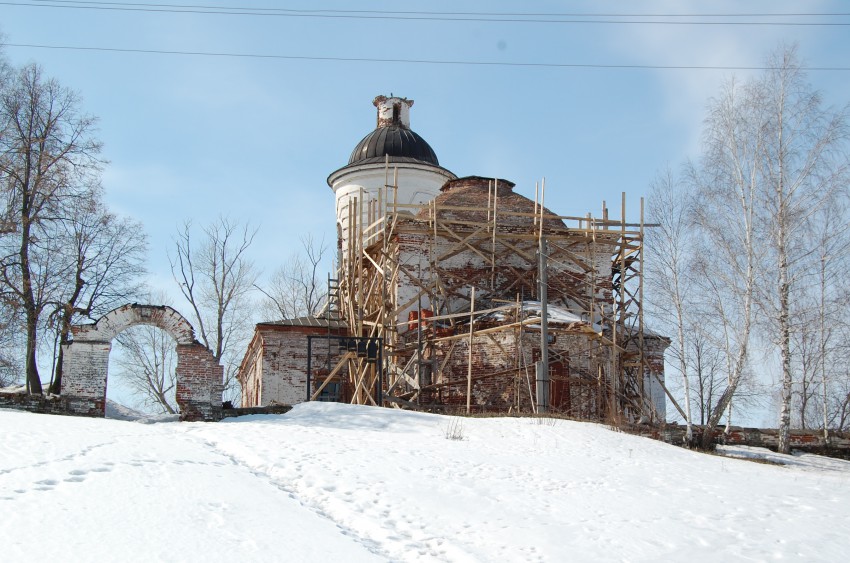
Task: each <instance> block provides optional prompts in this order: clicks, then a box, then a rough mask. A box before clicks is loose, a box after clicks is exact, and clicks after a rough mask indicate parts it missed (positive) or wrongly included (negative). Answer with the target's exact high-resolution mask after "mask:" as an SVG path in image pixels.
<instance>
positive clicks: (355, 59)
mask: <svg viewBox="0 0 850 563" xmlns="http://www.w3.org/2000/svg"><path fill="white" fill-rule="evenodd" d="M4 46H5V47H20V48H31V49H54V50H68V51H95V52H106V53H135V54H146V55H180V56H198V57H223V58H245V59H277V60H296V61H332V62H356V63H403V64H427V65H453V66H494V67H531V68H576V69H582V68H587V69H594V68H595V69H623V70H626V69H631V70H727V71H728V70H775V69H774V68H773V67H768V66H731V65H730V66H713V65H711V66H710V65H650V64H590V63H536V62H504V61H462V60H454V61H453V60H437V59H383V58H370V57H319V56H307V55H275V54H264V53H228V52H215V51H176V50H165V49H125V48H118V47H80V46H73V45H39V44H34V43H5V44H4ZM803 70H806V71H823V72H847V71H850V67H804V68H803Z"/></svg>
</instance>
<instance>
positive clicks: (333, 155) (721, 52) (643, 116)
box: [0, 0, 850, 309]
mask: <svg viewBox="0 0 850 563" xmlns="http://www.w3.org/2000/svg"><path fill="white" fill-rule="evenodd" d="M151 2H152V3H156V2H159V3H163V4H164V3H167V2H166V0H151ZM122 3H123V4H126V2H124V1H123V0H122ZM190 3H197V4H205V5H208V6H231V7H238V8H246V7H257V8H296V9H307V8H309V9H311V10H318V9H325V10H341V9H349V10H350V9H359V10H377V11H380V10H427V11H433V12H458V11H465V12H490V13H494V12H512V13H519V12H521V13H547V14H553V13H559V14H565V13H572V14H593V13H595V14H624V13H626V14H647V16H645V17H640V18H637V19H640V20H643V21H661V20H664V19H665V18H661V17H660V16H652V15H651V14H706V13H712V14H735V13H738V14H739V13H741V12H747V13H760V14H764V13H801V12H806V13H840V12H845V13H846V12H850V6H848V5H847V4H846V3H844V2H836V1H833V2H826V1H824V2H817V1H806V2H800V1H776V0H773V1H765V2H758V1H751V2H747V3H741V2H707V1H703V2H696V1H694V2H672V1H668V2H651V1H647V2H633V1H628V2H627V1H621V2H616V1H609V2H557V1H549V2H544V1H533V0H529V1H525V2H501V1H486V2H485V1H475V0H471V1H470V0H467V1H461V0H456V1H451V2H448V1H432V2H428V3H422V2H398V1H395V2H389V1H378V0H364V1H362V2H358V3H357V4H356V5H355V4H352V3H348V2H342V1H332V0H322V1H321V2H311V3H308V2H302V3H290V2H273V1H271V0H248V1H247V2H245V3H240V2H237V0H207V1H205V2H201V1H200V0H186V2H185V4H190ZM37 4H40V5H37ZM60 4H62V3H61V2H60V3H56V2H53V3H48V2H33V1H25V0H22V1H19V2H8V3H2V4H0V30H2V32H3V33H4V34H5V39H6V42H7V46H6V47H5V53H6V56H7V57H8V58H9V59H10V60H11V61H12V62H14V63H25V62H28V61H37V62H39V63H41V64H42V65H43V66H44V68H45V70H46V72H47V74H48V75H52V76H54V77H56V78H58V79H59V80H60V81H61V82H62V83H63V84H65V85H67V86H69V87H71V88H73V89H75V90H78V91H79V92H80V93H81V94H82V96H83V99H84V102H83V103H84V107H85V109H86V111H88V112H89V113H92V114H95V115H97V116H99V118H100V124H99V125H100V132H99V134H100V137H101V139H102V140H103V141H104V144H105V151H104V156H105V157H106V158H107V159H108V160H109V165H108V166H107V168H106V170H105V173H104V184H105V186H106V190H107V192H106V193H107V199H108V201H109V203H110V205H111V206H112V208H113V209H114V210H115V211H118V212H120V213H123V214H127V215H131V216H133V217H135V218H137V219H138V220H140V221H142V223H143V224H144V226H145V228H146V230H147V232H148V234H149V237H150V243H151V244H150V256H149V269H150V272H151V283H152V285H154V286H155V287H162V288H166V289H168V290H169V291H171V292H172V293H174V288H173V282H172V280H171V273H170V270H169V266H168V261H167V257H166V250H167V248H168V246H169V244H170V240H171V237H172V234H173V233H174V231H175V228H176V226H177V225H178V224H180V223H182V222H183V221H184V220H187V219H191V220H192V221H194V222H196V223H198V224H203V223H207V222H210V221H212V220H213V219H215V218H216V217H217V216H218V215H219V214H225V215H228V216H230V217H231V218H233V219H237V220H241V221H250V222H251V223H252V224H253V225H255V226H256V227H259V229H260V230H259V236H258V237H257V240H256V242H255V244H254V246H253V248H252V251H253V252H252V254H253V258H254V259H255V261H256V262H257V264H258V265H259V267H260V268H261V269H262V270H263V271H264V272H265V273H266V274H271V273H272V272H273V270H274V269H275V268H277V267H278V266H279V265H280V264H281V263H282V262H283V261H285V260H286V259H287V258H288V257H289V256H290V255H291V254H292V253H293V252H294V251H297V249H298V247H299V242H298V238H299V237H300V236H302V235H303V234H304V233H312V234H313V235H314V236H315V237H317V238H321V237H322V236H324V237H325V239H326V240H327V241H328V242H330V243H331V244H333V242H334V241H333V238H334V236H335V229H334V206H333V195H332V193H331V191H330V189H329V188H328V186H327V184H326V182H325V179H326V178H327V176H328V174H329V173H330V172H332V171H334V170H336V169H337V168H339V167H341V166H343V165H344V164H345V163H346V162H347V160H348V157H349V154H350V152H351V150H352V148H353V147H354V145H355V144H356V143H357V142H358V141H359V140H360V139H361V138H362V137H363V136H364V135H366V134H367V133H368V132H369V131H371V130H372V129H373V128H374V125H375V109H374V107H373V106H372V105H371V101H372V99H373V98H374V97H375V96H376V95H378V94H385V95H388V94H390V93H393V94H396V95H401V96H406V97H408V98H411V99H413V100H415V102H416V103H415V105H414V107H413V108H412V111H411V125H412V128H413V129H414V130H415V131H416V132H418V133H419V134H421V135H422V136H423V137H424V138H425V139H426V140H427V141H428V142H429V143H430V144H431V146H432V147H433V148H434V149H435V151H436V153H437V155H438V157H439V159H440V163H441V164H442V165H443V166H445V167H446V168H448V169H450V170H452V171H453V172H455V173H456V174H457V175H459V176H464V175H471V174H475V175H482V176H497V177H501V178H506V179H509V180H512V181H514V182H516V184H517V187H516V190H517V191H518V192H520V193H522V194H524V195H527V196H529V197H533V194H534V183H535V181H539V180H540V179H541V178H543V177H545V178H546V186H547V193H546V202H547V206H549V207H550V208H552V209H553V210H555V211H557V212H559V213H562V214H565V215H579V214H585V213H587V212H591V213H594V214H598V213H599V210H600V208H601V202H602V201H603V200H606V201H607V202H608V204H609V207H610V208H611V210H612V213H613V214H618V213H619V202H620V197H621V196H620V194H621V192H623V191H625V192H626V193H627V199H628V202H629V211H630V213H629V215H630V218H632V219H635V218H636V214H637V210H638V200H639V198H640V197H642V196H643V195H645V194H646V192H647V187H648V185H649V183H650V181H651V180H652V178H653V176H654V175H655V173H656V171H658V170H659V169H662V168H664V167H665V166H667V164H668V163H670V164H671V165H673V166H678V165H679V164H680V163H681V162H682V161H683V160H684V159H686V158H689V157H695V156H697V155H698V151H699V139H700V128H701V122H702V119H703V114H704V108H705V105H706V102H707V100H708V99H709V97H711V96H712V95H715V94H716V93H717V92H718V88H719V87H720V85H721V83H722V81H723V80H724V79H727V78H729V77H730V76H732V75H733V74H734V75H736V76H739V77H743V76H747V75H748V74H750V73H751V72H753V71H734V72H732V71H720V70H669V69H634V68H626V69H623V68H620V69H612V68H552V67H527V66H513V67H510V66H482V65H449V64H414V63H398V62H353V61H318V60H297V59H276V58H246V57H212V56H198V55H168V54H141V53H127V52H103V51H80V50H67V49H45V48H36V47H21V46H15V45H21V44H30V45H45V46H54V47H56V46H70V47H98V48H117V49H140V50H159V51H192V52H216V53H243V54H255V55H286V56H298V57H348V58H371V59H417V60H422V59H427V60H438V61H479V62H510V63H550V64H563V63H568V64H598V65H655V66H665V65H672V66H734V67H753V66H761V65H762V64H763V61H764V58H765V56H766V55H767V54H768V52H769V51H771V50H772V49H775V48H776V47H777V46H779V45H780V44H781V43H783V42H784V43H794V42H796V43H798V44H799V53H800V55H801V58H802V59H803V61H804V62H805V64H807V65H808V66H818V67H842V66H843V67H846V66H850V63H848V61H850V34H848V27H846V26H799V25H795V26H775V25H669V24H651V23H642V24H601V23H595V24H591V23H584V24H578V23H549V22H547V23H528V22H484V21H445V20H440V21H431V20H406V21H405V20H399V19H351V18H316V17H282V16H250V15H221V14H197V13H183V14H179V13H173V12H143V11H125V10H112V9H110V10H105V9H77V8H70V7H64V8H63V7H57V6H58V5H60ZM64 4H66V6H67V5H68V3H64ZM71 4H77V5H79V3H71ZM90 5H91V6H95V5H96V3H92V4H90ZM99 6H100V7H101V8H106V7H115V6H110V5H109V4H104V3H101V4H99ZM538 19H549V20H551V19H553V17H551V16H541V17H539V18H538ZM563 19H578V18H575V17H565V18H563ZM591 19H596V20H608V21H610V20H614V19H616V18H613V17H608V16H598V17H593V18H591ZM632 19H635V18H632ZM666 19H668V20H669V18H666ZM678 19H679V20H685V21H695V20H697V19H698V18H696V17H682V18H678ZM703 19H704V18H703ZM730 19H731V18H728V17H727V18H714V19H713V20H712V21H721V20H722V21H730ZM750 20H752V21H759V22H768V21H772V22H776V21H787V22H795V23H800V22H814V21H818V22H829V23H839V22H846V23H850V17H839V16H831V17H816V18H812V17H803V16H794V17H788V18H784V19H783V18H769V17H767V16H758V17H752V18H750ZM734 21H746V19H743V18H737V19H735V20H734ZM809 78H810V80H811V82H812V83H813V84H814V85H815V87H816V88H818V89H820V90H822V91H823V94H824V99H825V101H826V102H827V104H829V105H837V106H840V105H844V104H846V103H847V102H848V101H850V95H848V94H849V93H850V72H846V71H844V72H835V71H832V72H812V73H810V75H809ZM175 303H176V304H177V307H178V309H179V308H180V304H179V301H178V300H176V296H175Z"/></svg>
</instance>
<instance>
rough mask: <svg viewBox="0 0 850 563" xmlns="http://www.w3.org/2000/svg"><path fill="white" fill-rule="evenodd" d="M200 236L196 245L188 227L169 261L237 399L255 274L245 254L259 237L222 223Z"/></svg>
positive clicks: (235, 224)
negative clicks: (239, 370) (237, 376)
mask: <svg viewBox="0 0 850 563" xmlns="http://www.w3.org/2000/svg"><path fill="white" fill-rule="evenodd" d="M202 233H203V234H202V236H201V238H200V240H199V241H196V240H195V239H194V236H193V231H192V225H191V223H189V222H187V223H185V224H184V225H183V226H182V227H181V228H180V229H179V230H178V233H177V236H176V238H175V239H174V247H173V252H172V253H169V261H170V262H171V271H172V273H173V274H174V279H175V281H176V282H177V284H178V285H179V286H180V291H181V293H182V294H183V297H185V298H186V301H188V303H189V305H190V306H191V308H192V313H193V321H194V326H195V329H196V331H197V333H198V337H199V338H200V341H201V342H202V343H203V344H204V346H206V347H207V348H209V349H210V351H212V353H213V356H214V357H215V359H216V361H218V362H219V363H221V364H222V365H223V366H224V373H225V381H224V385H225V392H227V393H229V394H231V396H234V394H236V393H238V387H239V383H238V380H237V378H236V371H237V369H238V367H239V360H240V358H239V357H238V353H239V352H240V351H241V350H242V347H241V346H240V344H245V343H246V342H247V340H248V338H249V337H250V329H251V320H252V318H251V317H252V314H253V303H252V300H251V292H252V291H253V289H254V284H255V281H256V279H257V273H256V270H255V268H254V265H253V262H252V261H251V260H250V259H249V258H248V255H247V253H248V248H249V247H250V246H251V243H252V242H253V240H254V236H255V235H256V233H257V231H256V230H255V229H252V228H251V227H250V226H249V225H247V224H245V225H240V224H239V223H238V222H236V221H232V220H230V219H227V218H224V217H220V218H219V219H218V220H217V221H215V222H214V223H211V224H210V225H208V226H207V227H205V228H203V229H202Z"/></svg>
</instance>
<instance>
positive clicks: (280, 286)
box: [260, 234, 328, 319]
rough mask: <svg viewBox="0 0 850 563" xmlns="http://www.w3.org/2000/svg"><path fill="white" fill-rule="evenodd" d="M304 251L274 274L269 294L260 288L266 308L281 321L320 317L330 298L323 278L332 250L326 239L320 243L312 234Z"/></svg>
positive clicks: (293, 256)
mask: <svg viewBox="0 0 850 563" xmlns="http://www.w3.org/2000/svg"><path fill="white" fill-rule="evenodd" d="M301 248H302V250H301V252H299V253H295V254H293V255H292V256H291V257H290V258H289V260H288V261H287V262H286V263H285V264H284V265H283V266H281V267H280V268H279V269H278V270H277V271H276V272H275V273H274V275H273V276H272V279H271V283H270V287H269V289H268V291H266V290H264V289H261V288H260V291H261V292H262V293H263V295H265V297H266V299H265V303H264V309H265V310H266V311H268V312H269V313H268V314H270V315H274V316H276V317H278V318H279V319H294V318H296V317H301V316H308V315H316V314H318V312H319V310H320V309H321V307H322V305H323V304H324V302H325V299H326V297H327V280H324V279H320V277H319V270H320V268H321V267H322V261H323V260H324V258H325V255H326V254H327V250H328V248H327V246H326V245H325V242H324V240H322V241H320V242H316V240H315V239H314V238H313V237H312V235H309V234H308V235H306V236H304V237H303V238H301Z"/></svg>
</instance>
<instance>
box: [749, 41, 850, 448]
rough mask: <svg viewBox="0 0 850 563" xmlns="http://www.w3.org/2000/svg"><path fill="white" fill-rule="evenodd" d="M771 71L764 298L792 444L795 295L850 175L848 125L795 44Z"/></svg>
mask: <svg viewBox="0 0 850 563" xmlns="http://www.w3.org/2000/svg"><path fill="white" fill-rule="evenodd" d="M768 67H770V70H769V71H767V73H766V75H765V76H764V77H763V79H762V80H760V81H758V82H757V83H756V85H755V87H756V88H757V89H758V92H759V101H760V105H761V107H760V108H758V111H756V112H754V114H753V115H751V116H748V117H749V119H752V120H753V121H754V126H758V127H760V128H761V129H762V130H763V131H764V138H765V142H764V143H762V144H761V154H760V155H759V158H760V160H761V167H760V171H761V179H760V180H761V181H760V188H761V190H760V192H759V196H760V197H759V202H758V203H759V205H760V206H761V208H762V211H763V213H764V219H763V220H764V223H765V227H764V228H765V237H764V239H763V240H765V241H768V243H769V246H768V247H767V248H765V252H764V253H763V255H764V256H766V257H768V258H769V259H770V261H771V263H770V264H766V265H765V275H764V276H763V279H764V283H763V284H762V288H763V292H762V293H763V298H762V299H760V303H761V305H762V309H763V310H764V311H765V318H766V319H767V320H769V321H770V326H771V328H772V336H773V340H774V342H776V344H777V345H778V347H779V355H780V364H781V372H782V392H781V409H780V416H779V446H778V449H779V451H780V452H782V453H788V451H789V449H790V441H789V440H790V428H791V396H792V386H793V381H794V378H793V369H792V363H793V359H792V349H791V338H792V333H793V332H794V330H795V327H796V323H795V315H794V311H793V299H794V296H795V295H798V294H799V293H800V290H801V287H800V286H801V284H803V283H805V274H806V272H807V263H806V259H807V258H808V257H810V256H811V255H812V252H813V249H812V242H813V241H812V237H811V236H810V234H811V233H810V231H809V229H808V228H807V225H808V224H809V222H810V220H811V218H812V216H813V215H814V214H815V213H816V212H817V210H818V209H820V208H821V207H823V206H825V205H830V204H831V202H832V201H833V200H835V199H836V198H840V197H843V195H844V192H845V190H846V182H847V160H846V154H845V153H844V152H843V150H844V149H845V148H846V146H845V144H846V141H847V130H846V119H845V113H844V112H837V113H834V112H830V111H827V110H824V109H823V108H822V102H821V98H820V95H819V94H818V93H817V92H814V91H813V90H812V89H811V87H810V86H809V85H808V84H807V83H806V80H805V75H804V73H803V72H802V70H801V68H800V63H799V60H798V58H797V55H796V50H795V49H794V48H785V49H782V50H780V51H778V52H777V53H775V54H774V55H773V56H772V57H771V58H770V59H769V64H768Z"/></svg>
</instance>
